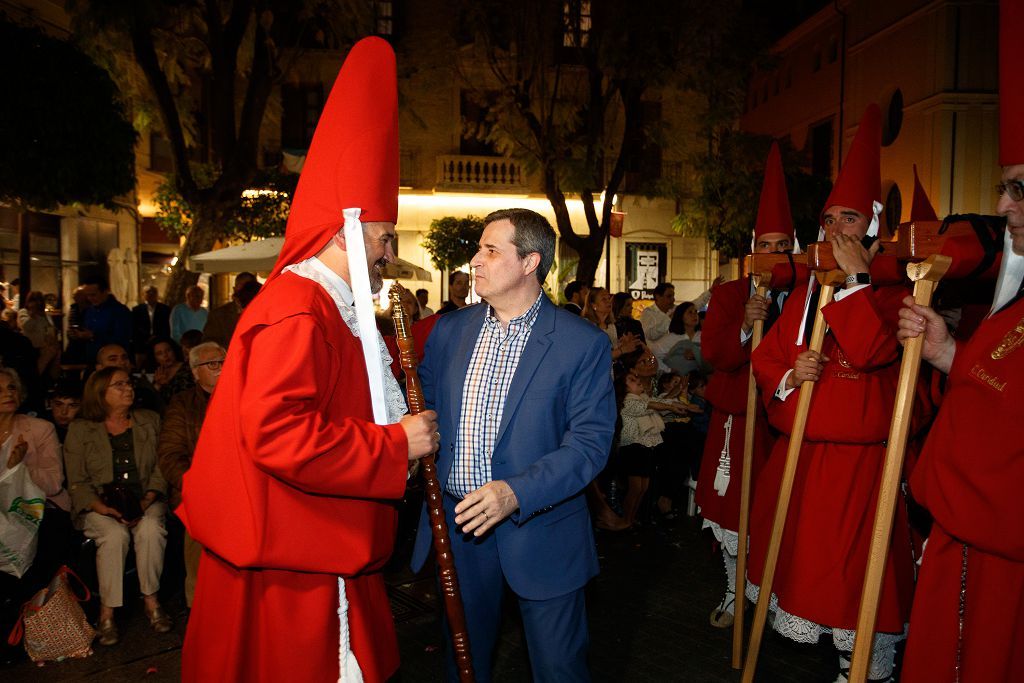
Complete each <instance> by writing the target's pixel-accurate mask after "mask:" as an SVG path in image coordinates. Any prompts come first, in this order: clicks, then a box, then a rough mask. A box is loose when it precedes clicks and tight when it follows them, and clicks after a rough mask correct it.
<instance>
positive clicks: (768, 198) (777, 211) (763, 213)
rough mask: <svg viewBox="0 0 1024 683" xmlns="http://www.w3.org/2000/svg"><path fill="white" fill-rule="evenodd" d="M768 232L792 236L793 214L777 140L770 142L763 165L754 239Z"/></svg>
mask: <svg viewBox="0 0 1024 683" xmlns="http://www.w3.org/2000/svg"><path fill="white" fill-rule="evenodd" d="M770 232H781V233H783V234H785V235H789V239H790V240H792V239H793V238H794V237H793V214H792V212H791V211H790V209H789V195H788V194H787V192H786V176H785V175H784V174H783V172H782V154H781V153H780V152H779V143H777V142H772V148H771V149H770V150H769V151H768V161H767V162H766V163H765V167H764V183H763V184H762V185H761V201H760V202H759V203H758V205H757V223H755V224H754V241H755V242H756V241H757V238H758V237H760V236H761V235H766V234H768V233H770Z"/></svg>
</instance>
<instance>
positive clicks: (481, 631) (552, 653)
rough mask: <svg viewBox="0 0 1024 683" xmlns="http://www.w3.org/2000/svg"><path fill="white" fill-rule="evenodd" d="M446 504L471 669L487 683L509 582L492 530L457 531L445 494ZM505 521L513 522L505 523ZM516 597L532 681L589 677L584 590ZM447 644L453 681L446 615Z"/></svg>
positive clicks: (448, 668) (449, 677) (455, 678)
mask: <svg viewBox="0 0 1024 683" xmlns="http://www.w3.org/2000/svg"><path fill="white" fill-rule="evenodd" d="M444 503H445V505H444V507H445V516H446V517H447V519H448V529H449V532H450V533H451V537H452V554H453V555H454V557H455V569H456V572H457V573H458V578H459V587H460V589H461V592H462V602H463V605H464V606H465V610H466V624H467V627H468V629H469V645H470V650H471V652H472V655H473V670H474V674H475V675H476V680H477V681H479V682H480V683H486V682H488V681H490V680H492V678H491V669H492V668H493V666H494V647H495V644H496V643H497V640H498V631H499V629H500V627H501V608H502V601H503V598H504V596H505V587H506V585H507V584H506V582H505V576H504V574H503V573H502V570H501V562H500V561H499V558H498V545H497V542H496V541H495V539H494V534H493V532H492V533H488V534H486V535H485V536H484V537H483V538H474V537H472V536H467V535H464V534H461V533H460V532H459V531H458V529H457V528H456V526H455V520H454V517H455V515H454V513H453V509H454V507H455V502H454V501H453V500H452V499H451V498H449V497H448V496H445V500H444ZM503 523H504V524H511V522H509V521H505V522H503ZM536 560H537V562H544V561H545V558H544V557H537V558H536ZM516 598H517V600H518V602H519V611H520V614H521V615H522V619H523V626H524V628H525V630H526V646H527V650H528V651H529V655H530V669H531V671H532V673H533V680H534V681H535V682H536V683H543V682H546V681H551V682H556V681H557V682H559V683H562V682H569V681H581V682H582V681H589V680H590V671H589V669H588V668H587V649H588V647H589V635H588V632H587V610H586V605H585V603H584V596H583V589H582V588H580V589H578V590H575V591H572V592H570V593H567V594H565V595H560V596H558V597H554V598H550V599H548V600H529V599H527V598H524V597H522V596H519V595H517V596H516ZM445 647H446V653H447V654H446V658H445V676H446V678H447V680H448V681H452V682H453V683H454V682H456V681H458V675H457V671H456V668H455V657H454V653H453V651H452V647H451V637H450V634H449V631H448V623H447V619H446V620H445Z"/></svg>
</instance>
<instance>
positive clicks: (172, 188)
mask: <svg viewBox="0 0 1024 683" xmlns="http://www.w3.org/2000/svg"><path fill="white" fill-rule="evenodd" d="M192 173H193V176H194V177H195V178H196V180H197V181H198V182H199V183H200V185H201V186H204V185H207V184H209V183H210V182H211V178H212V177H213V175H214V171H213V170H212V169H210V168H209V167H208V166H206V165H202V164H194V168H193V171H192ZM298 178H299V176H298V175H294V174H287V173H280V172H278V171H277V170H276V169H270V170H261V171H260V172H258V173H257V175H256V178H254V179H253V183H252V187H251V188H250V189H247V190H245V191H244V192H243V193H242V197H241V199H240V201H239V202H238V203H237V204H236V205H235V206H234V207H232V208H231V209H230V210H229V211H228V212H227V214H226V215H225V219H224V222H223V223H221V224H219V225H217V226H214V227H215V231H214V234H215V236H216V239H241V240H244V241H250V240H253V239H255V238H257V237H274V236H277V235H283V234H284V230H285V225H286V224H287V222H288V211H289V209H290V208H291V203H292V197H294V196H295V186H296V185H297V184H298ZM155 199H156V204H157V207H158V209H159V213H158V214H157V217H156V220H157V223H159V224H160V226H161V227H162V228H163V229H164V230H165V231H166V232H167V233H168V234H169V235H174V236H178V237H180V236H182V235H188V234H189V231H190V230H191V229H192V226H193V224H194V220H195V218H194V216H195V210H194V209H193V207H192V206H191V205H189V204H188V203H187V202H186V201H185V200H184V199H183V198H182V196H181V194H180V193H179V192H178V185H177V183H176V182H175V178H174V176H169V177H168V178H166V179H165V180H164V181H163V182H162V183H160V184H159V185H158V186H157V189H156V194H155Z"/></svg>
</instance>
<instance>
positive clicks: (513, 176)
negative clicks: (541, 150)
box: [437, 154, 529, 194]
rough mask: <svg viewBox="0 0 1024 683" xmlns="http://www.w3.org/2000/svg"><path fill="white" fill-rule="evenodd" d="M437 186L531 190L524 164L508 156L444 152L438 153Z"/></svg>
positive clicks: (515, 191) (459, 188)
mask: <svg viewBox="0 0 1024 683" xmlns="http://www.w3.org/2000/svg"><path fill="white" fill-rule="evenodd" d="M437 189H438V190H469V191H471V192H509V193H517V194H524V193H527V192H529V187H528V185H527V179H526V177H525V174H524V171H523V164H522V163H521V162H519V161H516V160H514V159H506V158H504V157H482V156H468V155H463V154H444V155H441V156H439V157H437Z"/></svg>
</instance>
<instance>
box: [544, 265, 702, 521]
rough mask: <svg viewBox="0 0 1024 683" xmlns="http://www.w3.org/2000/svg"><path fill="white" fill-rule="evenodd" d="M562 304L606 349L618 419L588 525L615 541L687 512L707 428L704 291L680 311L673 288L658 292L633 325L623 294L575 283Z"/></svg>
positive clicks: (593, 489) (630, 302)
mask: <svg viewBox="0 0 1024 683" xmlns="http://www.w3.org/2000/svg"><path fill="white" fill-rule="evenodd" d="M717 282H718V281H716V284H717ZM563 294H564V296H565V300H566V303H565V304H564V305H563V307H564V308H565V309H566V310H568V311H570V312H573V313H576V314H578V315H582V316H583V317H584V318H586V319H587V320H589V321H590V322H592V323H594V324H595V325H596V326H597V327H599V328H600V329H601V330H603V331H604V332H605V334H607V335H608V339H609V341H610V342H611V354H612V362H613V364H612V368H613V372H614V376H615V398H616V404H617V407H618V411H619V418H618V421H617V424H616V430H615V439H614V441H613V445H612V453H611V455H610V457H609V461H608V466H607V467H606V468H605V471H604V472H603V473H602V474H601V476H600V477H599V478H598V479H597V480H596V481H595V482H593V483H592V484H591V485H590V487H589V489H588V496H589V499H590V504H591V511H592V513H593V518H594V524H595V525H596V526H597V527H598V528H601V529H606V530H609V531H619V530H623V529H628V528H630V527H634V526H639V525H642V524H646V523H651V522H657V521H658V520H660V519H668V520H671V519H674V518H675V517H677V516H678V515H679V514H680V510H681V509H683V507H684V506H687V507H688V503H689V497H690V495H691V493H690V492H691V491H692V490H693V488H694V487H695V482H696V480H697V473H698V469H699V467H700V459H701V455H702V453H703V451H704V439H705V436H706V434H707V428H708V420H709V415H708V405H707V402H706V401H705V400H704V389H705V387H706V386H707V376H708V374H709V373H710V372H711V368H710V366H709V365H708V364H707V363H705V362H704V359H703V355H702V353H701V335H700V323H701V313H700V309H701V308H703V307H706V306H707V302H708V300H709V299H710V290H708V291H707V292H705V293H704V294H702V295H701V296H700V297H698V298H697V300H696V301H686V302H683V303H680V304H678V305H676V302H675V288H674V287H673V286H672V285H671V284H669V283H662V284H659V285H658V286H657V287H656V288H655V289H654V290H653V301H651V302H650V303H649V305H647V306H646V307H645V308H643V310H642V311H641V313H640V315H639V319H637V318H636V317H634V315H633V312H634V306H635V300H634V299H633V297H632V296H631V295H630V294H629V293H626V292H620V293H617V294H614V295H613V294H611V293H610V292H609V291H608V290H606V289H604V288H603V287H587V286H586V285H584V284H582V283H579V282H572V283H570V284H569V285H567V286H566V288H565V290H564V292H563Z"/></svg>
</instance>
